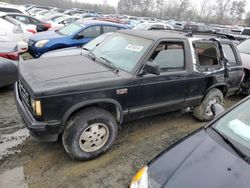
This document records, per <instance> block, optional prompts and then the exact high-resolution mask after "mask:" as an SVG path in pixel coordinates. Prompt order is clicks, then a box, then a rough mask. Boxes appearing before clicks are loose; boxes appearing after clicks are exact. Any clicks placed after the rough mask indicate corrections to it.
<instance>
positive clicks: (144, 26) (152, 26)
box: [133, 23, 174, 30]
mask: <svg viewBox="0 0 250 188" xmlns="http://www.w3.org/2000/svg"><path fill="white" fill-rule="evenodd" d="M133 29H134V30H173V29H174V28H173V27H172V26H171V25H169V24H164V23H140V24H138V25H136V26H135V27H134V28H133Z"/></svg>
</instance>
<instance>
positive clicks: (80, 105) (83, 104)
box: [62, 98, 123, 127]
mask: <svg viewBox="0 0 250 188" xmlns="http://www.w3.org/2000/svg"><path fill="white" fill-rule="evenodd" d="M98 103H107V104H112V105H115V106H116V107H117V109H118V110H119V115H120V116H119V123H121V122H122V120H123V110H122V107H121V105H120V103H119V102H117V101H116V100H114V99H109V98H103V99H94V100H89V101H83V102H80V103H77V104H75V105H73V106H72V107H71V108H70V109H68V110H67V112H66V113H65V114H64V116H63V119H62V125H63V127H65V125H66V123H67V121H68V119H69V118H70V117H71V115H72V114H73V113H74V112H76V111H77V110H79V109H81V108H84V107H86V106H90V105H95V104H98Z"/></svg>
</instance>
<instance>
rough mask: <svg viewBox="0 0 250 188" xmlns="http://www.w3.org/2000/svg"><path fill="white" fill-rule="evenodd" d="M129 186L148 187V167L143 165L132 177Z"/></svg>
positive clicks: (134, 187)
mask: <svg viewBox="0 0 250 188" xmlns="http://www.w3.org/2000/svg"><path fill="white" fill-rule="evenodd" d="M130 188H148V167H147V166H145V167H143V168H142V169H141V170H139V171H138V172H137V174H136V175H135V176H134V177H133V179H132V181H131V184H130Z"/></svg>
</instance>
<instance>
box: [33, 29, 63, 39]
mask: <svg viewBox="0 0 250 188" xmlns="http://www.w3.org/2000/svg"><path fill="white" fill-rule="evenodd" d="M64 37H67V36H64V35H59V34H57V33H56V32H55V31H43V32H39V33H36V34H35V35H33V36H31V37H30V39H31V40H33V41H40V40H51V39H57V38H64Z"/></svg>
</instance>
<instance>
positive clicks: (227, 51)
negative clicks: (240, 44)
mask: <svg viewBox="0 0 250 188" xmlns="http://www.w3.org/2000/svg"><path fill="white" fill-rule="evenodd" d="M222 49H223V52H224V54H225V56H226V58H227V60H228V61H229V64H231V65H235V64H236V63H237V61H236V58H235V54H234V51H233V49H232V47H231V46H230V45H229V44H222Z"/></svg>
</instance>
